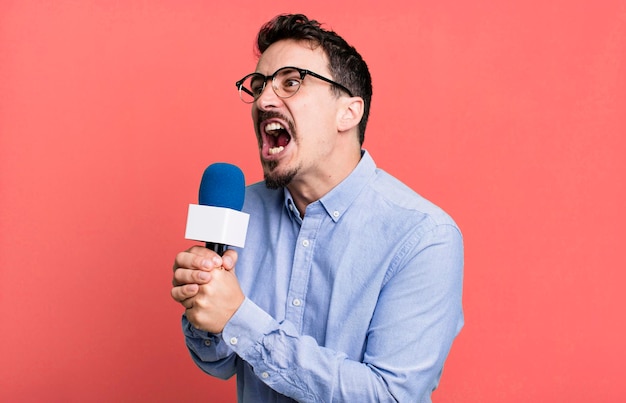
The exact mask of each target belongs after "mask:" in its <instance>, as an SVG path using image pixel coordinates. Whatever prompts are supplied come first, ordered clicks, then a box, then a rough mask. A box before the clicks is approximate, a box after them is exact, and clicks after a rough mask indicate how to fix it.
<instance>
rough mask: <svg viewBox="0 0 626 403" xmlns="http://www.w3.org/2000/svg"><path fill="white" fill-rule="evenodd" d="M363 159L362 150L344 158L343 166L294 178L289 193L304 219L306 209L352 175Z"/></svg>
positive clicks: (327, 168) (324, 168)
mask: <svg viewBox="0 0 626 403" xmlns="http://www.w3.org/2000/svg"><path fill="white" fill-rule="evenodd" d="M360 159H361V150H360V148H359V149H358V150H357V152H356V153H351V154H350V155H346V156H344V159H343V160H342V161H341V164H339V165H338V166H334V165H332V164H327V165H324V167H323V168H322V169H320V170H319V171H318V172H316V173H315V174H314V175H309V176H308V177H302V178H294V179H293V181H292V182H291V183H290V184H289V185H288V186H287V189H289V193H291V197H292V198H293V201H294V203H295V205H296V208H297V209H298V212H299V213H300V216H301V217H304V214H305V211H306V207H307V206H308V205H309V204H311V203H313V202H315V201H317V200H319V199H321V198H322V197H324V196H325V195H326V194H327V193H328V192H330V191H331V190H332V189H334V188H335V186H337V185H338V184H339V183H341V182H342V181H343V180H344V179H345V178H347V177H348V175H350V173H352V171H353V170H354V168H356V166H357V165H358V163H359V161H360Z"/></svg>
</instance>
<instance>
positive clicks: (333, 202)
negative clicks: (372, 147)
mask: <svg viewBox="0 0 626 403" xmlns="http://www.w3.org/2000/svg"><path fill="white" fill-rule="evenodd" d="M375 172H376V164H375V163H374V160H373V159H372V157H371V156H370V154H369V153H368V152H367V150H361V160H360V161H359V163H358V164H357V166H356V167H355V168H354V170H353V171H352V172H351V173H350V175H348V176H347V177H346V178H345V179H344V180H343V181H341V182H340V183H339V184H338V185H337V186H335V187H334V188H333V189H331V191H330V192H328V193H326V194H325V195H324V196H323V197H322V198H321V199H320V200H318V202H319V203H320V204H321V205H322V207H323V208H324V210H325V211H326V214H328V216H329V217H330V218H331V220H333V221H334V222H337V221H339V219H340V218H341V216H342V215H343V214H344V213H345V212H346V210H348V208H349V207H350V205H351V204H352V202H353V201H354V199H356V197H357V196H358V195H359V193H361V190H362V189H363V188H364V187H365V186H366V185H367V184H368V183H369V181H370V180H371V178H372V176H373V175H374V174H375ZM284 194H285V207H286V208H287V211H288V212H289V213H290V214H291V216H292V217H294V218H295V219H296V220H297V221H298V222H299V223H302V218H301V217H300V214H299V213H298V209H297V208H296V206H295V203H294V202H293V199H292V197H291V193H289V190H287V188H284Z"/></svg>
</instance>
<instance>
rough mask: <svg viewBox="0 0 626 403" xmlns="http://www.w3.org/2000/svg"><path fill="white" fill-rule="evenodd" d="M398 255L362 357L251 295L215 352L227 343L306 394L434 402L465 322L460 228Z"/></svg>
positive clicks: (262, 374) (293, 392) (429, 236)
mask: <svg viewBox="0 0 626 403" xmlns="http://www.w3.org/2000/svg"><path fill="white" fill-rule="evenodd" d="M394 261H395V263H394V264H393V266H392V267H390V268H388V271H387V277H386V280H385V283H384V285H383V287H382V289H381V292H380V294H379V299H378V301H377V305H376V310H375V312H374V316H373V317H372V318H364V320H369V321H370V327H369V330H368V338H367V340H368V341H367V345H366V347H365V353H364V359H363V361H362V362H358V361H355V360H351V359H349V358H348V357H347V355H346V354H345V353H342V352H339V351H333V350H331V349H328V348H325V347H322V346H320V345H318V344H317V342H316V341H315V340H314V339H313V338H312V337H309V336H306V335H301V334H298V332H297V331H296V330H295V327H294V326H293V324H291V323H290V322H289V321H283V322H280V323H279V322H278V321H276V320H275V319H274V318H272V317H271V316H270V315H269V314H267V313H266V312H265V311H263V310H262V309H261V308H260V307H258V306H257V305H256V304H254V302H253V301H251V300H249V299H247V298H246V299H245V300H244V302H243V304H242V305H241V306H240V308H239V309H238V311H237V312H236V313H235V315H234V316H233V317H232V318H231V319H230V321H229V322H228V323H227V324H226V326H225V328H224V330H223V332H222V335H221V339H222V346H219V345H218V346H215V348H216V350H215V351H212V352H211V353H210V354H211V356H210V357H209V358H210V359H213V358H218V359H220V357H222V356H221V355H220V353H219V351H221V352H222V354H223V353H224V352H225V351H226V350H227V348H229V349H231V350H232V351H234V352H235V353H236V354H237V355H238V356H239V357H241V359H243V360H244V361H246V362H248V363H249V364H250V365H251V367H252V368H253V370H254V373H255V374H256V376H257V377H258V378H259V379H260V380H261V381H262V382H264V383H265V384H267V385H268V386H269V387H271V388H272V389H274V390H275V391H277V392H279V393H281V394H283V395H286V396H289V397H291V398H293V399H295V400H298V401H301V402H320V401H324V402H332V401H379V402H386V401H418V402H430V395H431V392H432V390H433V389H434V388H435V387H436V386H437V384H438V380H439V377H440V375H441V371H442V368H443V363H444V361H445V358H446V357H447V355H448V352H449V350H450V347H451V345H452V341H453V339H454V337H455V336H456V335H457V334H458V332H459V331H460V329H461V327H462V325H463V313H462V308H461V293H462V277H463V242H462V237H461V234H460V232H459V231H458V229H457V228H456V227H454V226H451V225H440V226H436V227H435V228H434V229H432V230H431V231H430V232H428V233H426V234H421V235H420V236H419V237H416V238H415V239H413V240H412V241H408V242H407V244H406V245H405V246H404V247H403V248H402V249H401V253H400V255H399V256H398V258H397V259H394ZM198 343H200V344H199V345H198V346H199V347H200V348H202V345H201V344H202V342H200V341H199V342H198ZM224 344H225V346H224ZM220 348H221V350H220ZM190 349H191V347H190ZM192 351H193V350H192ZM206 354H209V353H206ZM204 357H206V355H205V356H204ZM207 372H208V371H207Z"/></svg>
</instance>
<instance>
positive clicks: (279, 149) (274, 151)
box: [269, 146, 285, 155]
mask: <svg viewBox="0 0 626 403" xmlns="http://www.w3.org/2000/svg"><path fill="white" fill-rule="evenodd" d="M284 149H285V147H283V146H280V147H274V148H270V149H269V153H270V155H274V154H278V153H279V152H281V151H283V150H284Z"/></svg>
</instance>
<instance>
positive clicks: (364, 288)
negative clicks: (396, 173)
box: [172, 15, 463, 402]
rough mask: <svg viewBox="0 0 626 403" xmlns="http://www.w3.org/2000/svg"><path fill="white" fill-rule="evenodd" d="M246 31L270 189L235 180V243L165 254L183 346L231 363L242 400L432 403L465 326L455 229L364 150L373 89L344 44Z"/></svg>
mask: <svg viewBox="0 0 626 403" xmlns="http://www.w3.org/2000/svg"><path fill="white" fill-rule="evenodd" d="M257 42H258V48H259V60H258V64H257V67H256V72H255V73H252V74H250V75H247V76H246V77H244V78H243V79H242V80H240V81H238V82H237V87H238V89H239V92H240V96H241V98H242V100H244V101H245V102H249V103H251V105H252V121H253V123H254V128H255V131H256V136H257V140H258V144H259V154H260V158H261V164H262V166H263V172H264V176H265V184H263V183H258V184H254V185H251V186H249V187H248V188H247V189H246V198H245V204H244V208H243V210H244V211H245V212H247V213H249V214H250V223H249V227H248V235H247V239H246V247H245V248H243V249H237V250H228V251H226V252H225V254H224V256H223V257H219V256H218V255H216V254H215V253H213V252H211V251H209V250H207V249H205V248H202V247H199V246H195V247H193V248H191V249H189V250H188V251H186V252H181V253H180V254H178V256H177V257H176V261H175V263H174V281H173V283H174V288H173V289H172V297H173V298H174V299H175V300H176V301H178V302H180V303H181V304H182V305H183V306H184V307H185V309H186V311H185V315H183V319H182V322H183V331H184V334H185V338H186V343H187V346H188V348H189V351H190V352H191V355H192V357H193V359H194V361H195V362H196V364H197V365H198V366H199V367H200V368H201V369H202V370H204V371H205V372H207V373H209V374H211V375H213V376H216V377H219V378H223V379H226V378H229V377H231V376H232V375H234V374H237V390H238V399H239V401H242V402H287V401H293V400H296V401H302V402H386V401H399V402H409V401H410V402H430V401H431V392H432V391H433V390H434V389H435V388H436V387H437V385H438V382H439V378H440V376H441V371H442V368H443V363H444V360H445V358H446V356H447V354H448V351H449V349H450V346H451V344H452V340H453V339H454V337H455V336H456V335H457V334H458V332H459V331H460V329H461V327H462V325H463V314H462V308H461V289H462V271H463V246H462V237H461V234H460V232H459V230H458V228H457V226H456V225H455V224H454V222H453V221H452V219H450V218H449V217H448V216H447V215H446V214H445V213H444V212H443V211H441V210H440V209H439V208H437V207H436V206H434V205H433V204H431V203H429V202H428V201H426V200H424V199H423V198H422V197H420V196H419V195H417V194H416V193H414V192H413V191H412V190H410V189H409V188H408V187H406V186H405V185H403V184H402V183H400V182H399V181H397V180H396V179H394V178H393V177H391V176H390V175H388V174H387V173H385V172H384V171H382V170H379V169H378V168H376V166H375V164H374V162H373V160H372V158H371V156H370V155H369V153H368V152H367V151H365V150H363V149H362V148H361V145H362V143H363V138H364V132H365V126H366V122H367V116H368V113H369V104H370V99H371V93H372V89H371V79H370V75H369V72H368V69H367V66H366V64H365V62H364V61H363V60H362V58H361V56H360V55H359V54H358V53H357V52H356V50H355V49H354V48H352V47H351V46H349V45H348V44H347V43H346V42H345V41H344V40H343V39H342V38H340V37H339V36H337V35H336V34H335V33H334V32H329V31H326V30H324V29H322V28H321V27H320V25H319V24H318V23H317V22H316V21H313V20H308V19H307V17H305V16H303V15H284V16H279V17H276V18H275V19H274V20H272V21H270V22H268V23H267V24H266V25H265V26H264V27H263V28H262V29H261V31H260V33H259V36H258V41H257ZM235 266H236V269H235ZM235 272H236V275H235Z"/></svg>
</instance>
